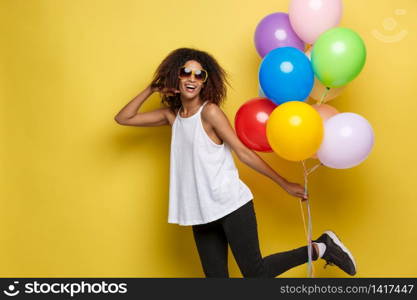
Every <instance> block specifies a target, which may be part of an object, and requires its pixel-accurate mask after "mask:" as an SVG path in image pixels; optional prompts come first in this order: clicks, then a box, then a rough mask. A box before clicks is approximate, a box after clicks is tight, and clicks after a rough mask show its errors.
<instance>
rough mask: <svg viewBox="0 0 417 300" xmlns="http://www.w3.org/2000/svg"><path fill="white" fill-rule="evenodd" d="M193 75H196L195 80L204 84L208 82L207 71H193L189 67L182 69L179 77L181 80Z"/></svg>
mask: <svg viewBox="0 0 417 300" xmlns="http://www.w3.org/2000/svg"><path fill="white" fill-rule="evenodd" d="M192 74H194V78H195V79H197V80H201V81H202V82H206V80H207V78H208V73H207V71H206V70H204V69H201V70H192V69H190V68H188V67H181V68H180V71H179V75H178V76H179V78H181V79H186V78H190V77H191V75H192Z"/></svg>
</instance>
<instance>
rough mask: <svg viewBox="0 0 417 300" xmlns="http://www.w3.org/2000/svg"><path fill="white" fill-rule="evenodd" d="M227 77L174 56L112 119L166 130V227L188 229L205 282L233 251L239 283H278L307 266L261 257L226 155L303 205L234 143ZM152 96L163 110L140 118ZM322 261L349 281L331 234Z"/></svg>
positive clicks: (319, 243) (293, 255)
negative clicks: (286, 274)
mask: <svg viewBox="0 0 417 300" xmlns="http://www.w3.org/2000/svg"><path fill="white" fill-rule="evenodd" d="M226 75H227V74H226V72H225V71H224V69H223V68H222V67H221V66H220V65H219V64H218V62H217V61H216V60H215V59H214V58H213V57H212V56H211V55H210V54H208V53H207V52H204V51H199V50H196V49H190V48H179V49H176V50H174V51H172V52H171V53H170V54H169V55H168V56H167V57H166V58H165V59H164V60H163V61H162V62H161V64H160V65H159V67H158V68H157V70H156V71H155V74H154V78H153V80H152V81H151V83H150V84H149V86H148V87H146V89H145V90H144V91H142V92H141V93H140V94H139V95H138V96H136V97H135V98H134V99H133V100H131V101H130V102H129V103H128V104H127V105H126V106H125V107H123V109H122V110H121V111H120V112H119V113H118V114H117V115H116V116H115V120H116V122H117V123H119V124H121V125H127V126H163V125H170V126H172V139H171V155H170V185H169V215H168V222H169V223H176V224H179V225H184V226H186V225H189V226H192V230H193V235H194V239H195V242H196V246H197V250H198V253H199V257H200V260H201V264H202V267H203V270H204V274H205V275H206V277H229V272H228V263H227V250H228V244H229V245H230V248H231V249H232V252H233V255H234V257H235V259H236V262H237V264H238V266H239V268H240V270H241V272H242V275H243V276H244V277H276V276H278V275H279V274H281V273H283V272H285V271H287V270H289V269H291V268H293V267H295V266H298V265H301V264H304V263H306V262H307V261H308V254H307V253H308V252H307V246H303V247H300V248H297V249H294V250H291V251H287V252H281V253H275V254H272V255H269V256H267V257H262V255H261V252H260V248H259V241H258V232H257V222H256V216H255V211H254V204H253V195H252V193H251V191H250V189H249V188H248V187H247V186H246V184H245V183H244V182H243V181H242V180H240V178H239V173H238V170H237V168H236V166H235V163H234V160H233V157H232V154H231V151H232V150H233V151H234V152H235V153H236V155H237V157H238V158H239V159H240V160H241V161H242V162H243V163H245V164H247V165H248V166H249V167H251V168H253V169H254V170H255V171H258V172H259V173H261V174H263V175H265V176H267V177H269V178H270V179H272V180H273V181H274V182H276V183H277V184H278V185H279V186H280V187H282V188H283V189H284V190H285V191H286V192H288V193H289V194H290V195H292V196H294V197H297V198H303V199H304V200H305V199H307V197H308V195H305V193H304V188H303V187H302V186H301V185H299V184H297V183H292V182H289V181H288V180H286V179H285V178H283V177H282V176H280V175H279V174H278V173H277V172H275V171H274V170H273V169H272V168H271V167H270V166H269V165H268V164H267V163H266V162H265V161H263V160H262V159H261V158H260V157H259V156H258V155H257V154H256V153H255V152H253V151H252V150H250V149H248V148H247V147H246V146H245V145H244V144H243V143H242V142H241V141H240V140H239V138H238V137H237V136H236V134H235V131H234V129H233V128H232V126H231V125H230V123H229V120H228V118H227V116H226V115H225V113H224V112H223V111H222V110H221V108H220V105H221V103H222V102H223V100H224V99H225V97H226V90H227V89H226V84H228V82H227V79H226ZM154 92H159V93H161V95H162V103H163V104H165V105H166V106H165V107H163V108H159V109H156V110H154V111H150V112H138V110H139V108H140V107H141V105H142V104H143V102H144V101H145V100H146V99H147V98H148V97H149V96H150V95H151V94H152V93H154ZM318 258H323V259H325V260H326V265H327V264H334V265H336V266H338V267H339V268H341V269H342V270H343V271H345V272H346V273H348V274H350V275H354V274H355V273H356V265H355V261H354V258H353V257H352V255H351V253H350V252H349V250H348V249H347V248H346V247H345V246H344V245H343V244H342V242H341V241H340V240H339V239H338V238H337V236H336V235H335V234H334V233H333V232H332V231H326V232H324V233H323V234H322V235H321V236H320V237H319V238H318V239H317V240H315V241H313V260H317V259H318Z"/></svg>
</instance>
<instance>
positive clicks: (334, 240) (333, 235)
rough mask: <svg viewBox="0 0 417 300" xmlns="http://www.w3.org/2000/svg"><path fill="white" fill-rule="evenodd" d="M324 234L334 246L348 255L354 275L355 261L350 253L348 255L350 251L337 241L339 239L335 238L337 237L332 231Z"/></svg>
mask: <svg viewBox="0 0 417 300" xmlns="http://www.w3.org/2000/svg"><path fill="white" fill-rule="evenodd" d="M324 233H326V234H327V235H328V236H330V238H331V239H332V240H333V242H334V243H335V244H336V245H338V246H339V247H340V248H342V250H343V251H344V252H346V253H347V254H348V255H349V258H350V259H351V260H352V262H353V266H354V267H355V273H356V262H355V259H354V258H353V255H352V253H350V251H349V250H348V249H347V248H346V246H345V245H343V243H342V242H341V241H340V240H339V238H338V237H337V235H336V234H335V233H334V232H333V231H330V230H328V231H325V232H324Z"/></svg>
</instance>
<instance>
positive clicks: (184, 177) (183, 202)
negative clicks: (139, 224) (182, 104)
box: [168, 101, 253, 225]
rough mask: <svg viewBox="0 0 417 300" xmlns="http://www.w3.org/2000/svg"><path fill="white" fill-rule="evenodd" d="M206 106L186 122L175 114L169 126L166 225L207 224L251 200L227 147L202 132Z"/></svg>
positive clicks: (251, 196)
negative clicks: (203, 113) (202, 115)
mask: <svg viewBox="0 0 417 300" xmlns="http://www.w3.org/2000/svg"><path fill="white" fill-rule="evenodd" d="M206 103H207V101H206V102H204V104H203V105H202V106H201V107H200V108H199V110H198V111H197V112H196V113H195V114H194V115H192V116H191V117H188V118H183V117H181V116H180V114H179V111H180V110H178V113H177V116H176V118H175V121H174V123H173V125H172V136H171V153H170V182H169V214H168V223H176V224H179V225H197V224H204V223H208V222H211V221H214V220H217V219H220V218H221V217H223V216H225V215H227V214H229V213H231V212H233V211H234V210H236V209H238V208H239V207H241V206H242V205H244V204H245V203H247V202H248V201H250V200H251V199H253V195H252V193H251V191H250V189H249V188H248V187H247V186H246V184H245V183H243V181H242V180H240V178H239V173H238V170H237V168H236V166H235V163H234V160H233V156H232V153H231V150H230V146H229V145H228V144H227V143H223V144H221V145H218V144H216V143H215V142H213V141H212V140H211V138H210V137H209V136H208V135H207V133H206V131H205V130H204V127H203V123H202V120H201V111H202V110H203V108H204V105H205V104H206Z"/></svg>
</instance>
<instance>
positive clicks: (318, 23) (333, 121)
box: [235, 0, 374, 277]
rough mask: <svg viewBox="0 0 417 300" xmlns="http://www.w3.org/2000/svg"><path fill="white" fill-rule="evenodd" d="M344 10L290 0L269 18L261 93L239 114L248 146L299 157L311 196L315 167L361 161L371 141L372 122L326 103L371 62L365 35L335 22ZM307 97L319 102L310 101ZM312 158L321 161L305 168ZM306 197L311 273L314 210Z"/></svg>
mask: <svg viewBox="0 0 417 300" xmlns="http://www.w3.org/2000/svg"><path fill="white" fill-rule="evenodd" d="M342 9H343V3H342V0H291V1H290V6H289V12H288V14H287V13H284V12H276V13H272V14H270V15H267V16H266V17H264V18H263V19H262V20H261V21H260V22H259V24H258V25H257V27H256V30H255V36H254V42H255V47H256V50H257V52H258V54H259V56H260V57H261V58H262V61H261V64H260V66H259V71H258V73H259V74H258V80H259V97H256V98H253V99H251V100H249V101H247V102H246V103H244V104H243V105H242V106H241V107H240V108H239V110H238V111H237V113H236V116H235V128H236V132H237V135H238V137H239V138H240V139H241V141H242V142H243V143H244V144H245V145H246V146H247V147H248V148H250V149H252V150H255V151H261V152H272V151H273V152H275V153H276V154H278V155H279V156H280V157H282V158H284V159H287V160H289V161H299V162H302V164H303V168H304V179H305V189H306V193H307V176H308V175H309V174H310V173H311V172H312V171H314V170H315V169H317V167H318V166H320V165H325V166H327V167H330V168H335V169H346V168H351V167H354V166H357V165H358V164H360V163H361V162H363V161H364V160H365V159H366V158H367V156H368V155H369V153H370V151H371V149H372V146H373V143H374V133H373V130H372V127H371V125H370V124H369V122H368V121H367V120H366V119H365V118H364V117H362V116H360V115H358V114H356V113H351V112H345V113H339V111H338V110H337V109H336V108H334V107H333V106H330V105H328V104H325V103H326V102H328V101H330V100H332V99H334V98H336V97H337V96H338V95H339V94H340V93H341V92H342V91H343V89H344V88H345V86H346V85H347V84H348V83H349V82H351V81H352V80H353V79H354V78H356V77H357V76H358V74H359V73H360V72H361V71H362V68H363V66H364V64H365V60H366V48H365V44H364V42H363V40H362V39H361V37H360V36H359V35H358V34H357V33H356V32H355V31H353V30H351V29H349V28H343V27H338V24H339V22H340V19H341V17H342ZM309 98H311V99H314V100H316V101H317V103H316V104H313V105H310V104H308V103H306V100H308V99H309ZM308 158H315V159H319V161H320V163H319V164H318V165H316V166H315V167H314V168H312V169H310V170H307V169H306V167H305V160H306V159H308ZM306 202H307V206H308V212H309V233H308V238H307V240H308V242H309V275H310V277H311V276H312V264H311V215H310V206H309V202H308V200H307V201H306ZM300 203H301V202H300ZM302 211H303V210H302ZM303 221H304V215H303ZM304 224H305V221H304ZM306 231H307V230H306ZM306 234H307V232H306Z"/></svg>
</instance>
